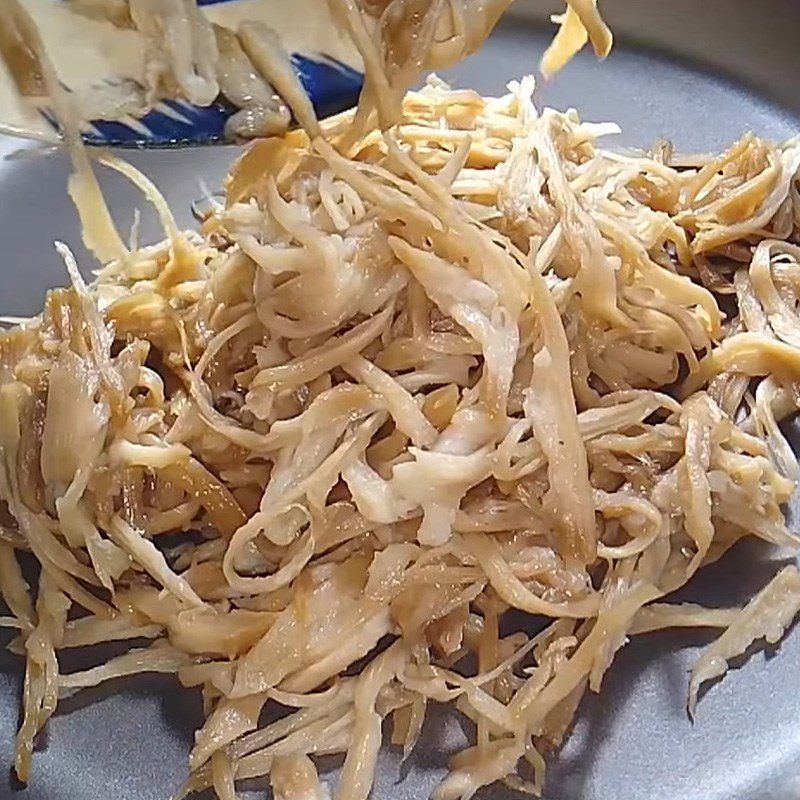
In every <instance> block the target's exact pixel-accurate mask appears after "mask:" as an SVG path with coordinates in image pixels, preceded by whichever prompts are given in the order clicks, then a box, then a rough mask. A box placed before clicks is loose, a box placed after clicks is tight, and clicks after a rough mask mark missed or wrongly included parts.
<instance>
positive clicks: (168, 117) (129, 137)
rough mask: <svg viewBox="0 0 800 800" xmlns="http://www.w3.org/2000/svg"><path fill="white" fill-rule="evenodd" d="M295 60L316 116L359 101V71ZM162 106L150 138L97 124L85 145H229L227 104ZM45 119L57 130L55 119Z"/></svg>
mask: <svg viewBox="0 0 800 800" xmlns="http://www.w3.org/2000/svg"><path fill="white" fill-rule="evenodd" d="M202 2H203V0H201V4H202ZM205 2H206V3H210V2H227V0H205ZM291 58H292V65H293V66H294V68H295V69H296V70H297V74H298V76H299V77H300V81H301V82H302V84H303V87H304V88H305V90H306V92H308V95H309V97H310V98H311V102H312V103H313V104H314V108H315V110H316V112H317V114H318V116H320V117H327V116H330V115H331V114H335V113H337V112H339V111H343V110H344V109H346V108H350V107H351V106H353V105H354V104H355V103H356V101H357V100H358V93H359V92H360V91H361V85H362V82H363V76H362V74H361V73H360V72H358V71H357V70H354V69H352V68H351V67H348V66H347V65H346V64H343V63H342V62H340V61H337V60H336V59H333V58H329V57H328V56H325V55H323V54H320V55H317V56H314V57H312V56H308V55H303V54H300V53H295V54H293V55H292V57H291ZM161 105H162V106H163V107H166V110H159V109H158V108H155V109H153V110H152V111H150V112H149V113H148V114H146V115H145V116H144V117H142V118H141V119H140V120H138V122H139V123H140V124H141V126H144V128H146V129H147V131H148V133H147V134H145V133H144V131H143V130H142V129H141V127H139V128H134V127H131V126H128V125H126V124H125V123H123V122H108V121H105V120H96V121H93V122H92V128H93V130H91V131H88V132H86V133H85V134H84V140H85V141H86V143H87V144H92V145H113V146H115V147H148V148H149V147H180V146H186V145H206V144H218V143H220V142H223V141H226V140H227V139H226V136H225V123H226V122H227V121H228V119H229V118H230V117H231V116H232V115H233V114H235V113H236V111H237V109H236V107H235V106H233V105H232V104H231V103H229V102H227V101H226V100H225V99H223V98H220V99H218V100H217V101H215V102H214V103H212V104H211V105H210V106H195V105H192V104H190V103H187V102H185V101H182V100H164V101H162V103H161ZM170 112H171V113H170ZM43 114H44V116H45V118H46V119H47V120H48V121H49V122H50V123H51V124H53V125H54V126H55V120H54V119H53V118H52V117H51V115H49V114H47V113H45V112H43Z"/></svg>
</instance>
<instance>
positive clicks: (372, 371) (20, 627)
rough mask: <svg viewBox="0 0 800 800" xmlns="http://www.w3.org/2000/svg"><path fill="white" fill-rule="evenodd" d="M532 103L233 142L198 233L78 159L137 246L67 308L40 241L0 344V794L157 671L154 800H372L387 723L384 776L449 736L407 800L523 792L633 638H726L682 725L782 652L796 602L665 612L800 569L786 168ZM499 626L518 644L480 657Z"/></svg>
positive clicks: (453, 100)
mask: <svg viewBox="0 0 800 800" xmlns="http://www.w3.org/2000/svg"><path fill="white" fill-rule="evenodd" d="M579 6H580V9H579ZM575 8H576V11H575V13H576V14H577V13H578V11H579V10H581V12H582V13H583V14H585V15H589V17H585V16H580V17H579V19H580V20H581V24H586V30H587V31H589V35H590V36H592V35H593V33H592V30H595V33H596V34H597V35H598V37H600V33H599V32H598V29H597V28H591V27H590V24H591V18H590V17H591V15H593V13H594V12H593V8H594V6H593V4H591V3H583V4H578V3H576V4H575ZM570 19H572V18H571V17H570V18H569V19H567V18H565V21H564V23H563V24H564V25H565V26H566V25H567V24H569V25H571V26H574V25H576V24H577V23H576V22H575V21H574V20H572V21H569V20H570ZM570 35H572V34H570ZM532 92H533V80H532V79H531V78H524V79H523V80H521V81H519V82H514V83H512V84H511V85H510V86H509V93H508V94H506V95H504V96H502V97H498V98H487V97H481V96H480V95H478V94H477V93H475V92H472V91H469V90H453V89H451V88H450V87H448V86H446V85H445V84H443V83H442V82H441V81H439V80H437V79H436V78H431V79H429V80H428V82H427V84H426V85H425V87H424V88H423V89H421V90H419V91H411V92H409V93H408V94H407V95H406V96H405V98H404V99H403V101H402V107H401V112H400V117H399V120H398V124H397V125H394V126H390V127H389V129H388V130H386V131H383V132H382V131H381V130H380V128H379V127H377V126H372V127H368V129H367V130H366V132H365V133H364V134H363V135H360V136H357V137H355V138H354V137H353V128H352V126H353V124H354V120H355V118H356V116H357V115H358V114H359V113H360V112H356V111H353V112H348V113H347V114H344V115H341V116H339V117H338V118H334V119H331V120H326V121H323V122H321V123H318V124H314V125H312V126H309V129H310V131H311V134H312V135H311V136H309V134H308V133H306V132H303V131H295V132H291V133H288V134H286V135H285V136H283V137H278V138H271V139H264V140H260V141H258V142H256V143H254V144H253V145H252V146H251V147H250V148H249V149H248V150H247V151H246V152H245V153H244V154H243V155H242V157H241V158H240V159H239V160H238V162H237V163H236V164H235V165H234V167H233V168H232V170H231V172H230V175H229V177H228V180H227V185H226V201H225V203H224V205H222V206H220V207H219V208H217V209H215V210H214V211H213V212H211V213H210V214H209V215H208V216H207V217H206V218H205V219H204V220H203V222H202V224H201V228H200V231H199V232H197V233H194V232H181V231H179V230H178V229H177V227H176V226H175V223H174V220H173V219H172V217H171V215H170V214H169V210H168V209H167V208H166V205H165V204H164V202H163V200H162V199H161V198H160V196H159V195H158V194H157V191H156V189H155V187H154V186H153V184H152V183H151V182H150V181H148V180H147V179H146V178H144V176H142V175H139V174H138V173H137V172H136V171H135V170H133V169H132V168H131V167H130V166H128V165H126V164H123V163H122V162H120V161H119V160H117V159H115V158H113V157H110V156H105V157H103V159H102V163H103V164H104V165H106V166H108V167H111V168H113V169H116V170H118V171H119V172H121V173H123V174H124V175H126V176H127V177H129V178H130V179H131V180H132V181H133V182H134V183H135V185H137V186H138V187H139V188H140V189H141V190H142V191H143V192H144V194H145V195H146V196H147V197H148V199H150V200H151V201H152V202H153V203H154V205H155V206H156V208H157V210H158V212H159V215H160V217H161V219H162V221H163V223H164V227H165V232H166V239H165V241H164V242H162V243H161V244H158V245H153V246H147V247H136V246H132V248H131V249H130V250H128V249H125V248H123V249H122V251H121V252H120V255H119V257H117V258H114V259H112V260H111V261H110V262H109V263H107V264H106V265H105V266H104V267H103V269H101V270H100V272H99V273H98V275H97V278H96V280H95V281H94V282H93V283H92V284H91V285H86V284H85V283H84V281H83V280H82V278H81V277H80V274H79V272H78V270H77V266H76V265H75V262H74V259H73V258H72V256H71V254H70V253H69V251H68V250H67V249H66V248H65V247H64V246H63V245H60V246H59V250H60V252H61V253H62V255H63V256H64V259H65V262H66V265H67V268H68V271H69V275H70V277H71V281H72V285H71V287H69V288H63V289H54V290H53V291H51V292H50V293H49V295H48V297H47V301H46V304H45V308H44V311H43V312H42V314H41V315H40V316H38V317H36V318H35V319H32V320H30V321H27V322H25V323H22V324H20V325H18V326H16V327H14V328H11V329H9V330H7V331H4V332H3V333H2V334H0V499H1V502H0V594H2V598H3V601H4V603H5V605H6V606H7V609H8V614H7V615H6V616H4V617H0V624H2V625H4V626H7V627H10V628H13V629H16V630H17V631H18V636H17V638H16V639H15V640H14V642H13V643H12V649H13V650H14V651H15V652H17V653H20V654H22V655H24V656H25V658H26V677H25V687H24V694H23V720H22V723H21V727H20V732H19V736H18V740H17V763H16V769H17V774H18V775H19V777H20V778H21V779H22V780H27V779H28V777H29V775H30V768H31V754H32V751H33V743H34V738H35V736H36V734H37V732H38V731H40V730H41V729H42V727H43V725H44V724H45V722H46V721H47V719H48V718H49V717H50V716H51V715H52V713H53V712H54V710H55V708H56V705H57V702H58V699H59V697H64V696H68V695H71V694H73V693H75V692H77V691H80V690H82V689H84V688H87V687H91V686H96V685H98V684H99V683H102V682H103V681H105V680H109V679H112V678H116V677H120V676H125V675H131V674H136V673H140V672H147V671H150V672H161V673H168V674H175V675H177V678H178V680H179V681H180V682H181V683H182V684H183V685H184V686H186V687H200V688H201V690H202V694H203V701H204V709H205V714H206V720H205V723H204V725H203V726H202V728H201V729H200V730H199V731H198V732H197V734H196V739H195V746H194V748H193V750H192V752H191V754H190V758H189V764H190V777H189V778H188V780H187V782H186V784H185V786H184V787H183V792H184V793H190V792H194V791H201V790H204V789H213V790H214V791H215V792H216V793H217V795H218V797H220V798H221V800H232V799H233V798H235V796H236V794H235V792H236V785H237V782H239V781H243V780H246V779H250V778H257V777H265V778H266V777H268V778H269V780H270V782H271V785H272V788H273V792H274V794H275V796H276V797H286V798H290V797H291V798H309V799H311V798H314V799H315V800H316V799H319V798H326V797H328V796H329V792H328V787H327V786H326V784H325V782H324V781H323V780H322V779H321V778H320V777H319V775H318V772H317V767H316V764H315V760H316V759H317V758H319V757H320V756H323V755H326V754H332V753H343V754H345V761H344V767H343V770H342V773H341V778H340V781H339V784H338V786H337V787H336V789H335V794H334V796H335V797H337V798H342V800H345V799H346V800H353V798H366V797H367V796H368V794H369V792H370V789H371V786H372V782H373V777H374V772H375V765H376V760H377V757H378V753H379V750H380V747H381V743H382V723H383V721H384V720H387V719H388V720H391V723H392V725H391V727H392V742H393V743H395V744H397V745H399V746H402V747H403V749H404V752H405V753H406V754H407V753H408V752H409V750H410V749H411V748H413V747H414V745H415V743H416V741H417V739H418V736H419V734H420V729H421V726H422V723H423V720H424V718H425V715H426V711H427V709H428V708H429V707H430V706H431V705H432V704H434V703H449V704H451V705H452V706H453V707H454V708H455V709H457V711H458V712H460V713H462V714H464V715H465V716H466V717H467V718H469V719H470V720H471V721H472V722H473V723H474V724H475V727H476V736H475V743H474V745H472V746H471V747H469V748H468V749H466V750H464V751H463V752H461V753H459V754H457V755H456V756H455V757H454V758H453V760H452V762H451V764H450V769H449V772H448V774H447V776H446V777H445V778H444V780H443V781H442V783H441V784H440V786H439V787H438V788H437V790H436V791H435V794H434V796H435V797H436V798H437V799H438V800H455V799H456V798H467V797H471V796H472V795H473V794H474V793H475V792H476V791H478V790H479V789H480V788H481V787H483V786H485V785H487V784H490V783H494V782H497V781H503V782H505V783H506V784H507V785H509V786H510V787H513V788H515V789H523V790H528V791H531V792H533V793H535V794H537V793H540V792H541V788H542V783H543V780H544V773H545V759H544V757H545V755H548V754H550V753H551V752H552V751H553V750H554V749H557V748H558V747H559V746H560V744H561V743H562V742H563V740H564V738H565V736H566V735H567V733H568V731H569V730H570V727H571V724H572V721H573V719H574V717H575V715H576V713H578V709H579V707H580V700H581V698H582V696H583V695H584V694H585V693H586V691H593V692H598V691H600V690H601V687H602V681H603V677H604V675H605V673H606V672H607V670H608V669H609V668H610V667H611V666H612V664H613V661H614V658H615V655H616V653H617V652H618V651H619V649H620V648H621V647H622V646H624V644H625V642H626V641H627V638H628V637H629V636H632V635H639V634H643V633H646V632H649V631H656V630H660V629H664V628H669V627H696V626H702V627H710V628H719V629H722V630H723V633H722V635H721V636H720V637H719V639H718V640H717V641H716V642H715V643H714V644H712V645H711V646H710V647H709V649H708V651H707V653H706V654H705V655H704V656H703V657H702V658H701V660H700V661H699V662H698V665H697V668H696V670H695V671H694V673H693V676H692V680H691V693H690V705H691V708H692V710H694V704H695V701H696V696H697V691H698V689H699V687H700V684H701V683H702V682H704V681H706V680H710V679H712V678H715V677H718V676H720V675H722V674H723V673H724V671H725V669H726V668H727V661H728V660H729V659H731V658H732V657H734V656H735V655H737V654H739V653H741V652H742V651H743V650H744V649H745V648H747V647H748V646H749V645H750V644H751V643H752V642H753V641H755V640H756V639H758V638H759V637H766V639H767V640H768V641H769V642H774V641H777V640H778V639H779V638H780V636H781V635H782V634H783V632H784V630H785V629H786V627H787V625H788V624H789V622H790V620H791V618H792V617H793V616H794V615H795V614H796V612H797V610H798V607H800V601H799V600H798V596H799V595H800V590H799V589H798V573H797V570H796V569H795V568H794V567H789V568H786V569H784V570H783V571H781V572H779V573H778V574H777V575H776V577H775V578H774V579H773V581H772V582H770V584H768V586H767V587H765V588H764V589H763V590H762V592H760V593H759V594H758V595H757V596H756V597H755V598H754V599H753V600H752V601H751V602H750V603H749V604H748V605H747V606H746V607H745V608H744V609H730V608H728V609H706V608H702V607H700V606H696V605H691V604H677V603H670V602H669V595H671V594H672V593H673V592H675V591H676V590H677V589H679V588H680V587H682V586H683V585H685V584H686V583H687V582H688V581H689V580H690V579H691V578H692V577H693V576H694V574H695V573H696V572H697V571H698V570H699V569H701V568H702V567H703V566H704V565H706V564H708V563H710V562H712V561H714V560H716V559H718V558H719V557H720V556H721V555H722V554H723V553H724V552H725V551H726V550H728V549H729V548H730V547H732V546H733V545H734V544H735V543H736V542H737V541H739V540H740V539H743V538H746V537H753V538H756V539H759V540H761V541H763V542H764V543H765V546H767V545H779V546H783V547H789V548H796V547H797V538H796V537H795V536H794V535H793V534H792V533H790V531H789V530H788V529H787V526H786V520H785V517H784V513H783V507H784V506H785V504H786V502H787V501H788V500H789V498H790V496H791V495H792V493H793V491H794V489H795V481H796V477H797V462H796V460H795V459H794V456H793V455H792V453H791V448H790V447H789V445H788V443H787V442H786V440H785V438H784V435H783V433H782V431H781V429H780V428H779V426H778V423H779V422H780V421H781V420H783V419H786V418H787V417H789V416H790V415H792V414H793V413H794V412H795V410H796V408H797V402H798V400H797V398H798V394H797V391H796V386H797V383H798V380H799V379H800V357H798V350H797V349H796V348H797V341H798V338H800V335H798V332H797V319H798V290H797V287H798V285H800V283H798V281H797V274H800V258H798V256H800V250H798V247H797V245H796V244H795V240H796V236H797V230H798V223H800V220H798V217H797V208H798V205H797V202H796V198H797V188H796V183H795V181H796V172H797V169H798V165H800V145H799V144H798V143H797V142H789V143H787V144H785V145H783V146H780V147H776V146H773V145H770V144H768V143H766V142H763V141H761V140H759V139H758V138H756V137H754V136H748V137H745V138H744V139H742V141H740V142H739V143H737V144H736V145H735V146H734V147H733V148H731V150H730V151H728V152H727V153H726V154H724V155H723V156H721V157H720V158H719V159H713V160H709V161H708V162H707V163H705V164H701V165H700V166H696V167H687V168H678V167H674V166H671V165H670V163H669V159H668V158H664V157H661V156H652V157H650V156H640V157H635V156H631V155H620V154H617V153H614V152H613V151H610V150H605V149H603V148H601V147H600V146H599V145H598V138H599V137H600V136H601V135H603V134H605V133H609V132H612V131H613V130H615V128H614V126H609V125H594V124H589V123H584V122H581V121H580V120H579V119H578V117H577V115H576V114H575V113H574V112H569V113H567V114H562V113H559V112H556V111H553V110H551V109H546V110H544V111H543V112H541V113H539V112H538V111H537V110H536V108H535V107H534V106H533V104H532V100H531V96H532ZM361 113H362V117H363V112H361ZM362 122H363V119H362ZM315 133H318V134H319V135H316V136H315V135H314V134H315ZM76 202H78V203H81V202H85V198H84V197H83V195H80V194H78V195H76ZM84 211H86V209H84ZM732 248H735V249H732ZM732 253H734V254H735V255H736V257H737V258H738V259H739V261H738V262H736V263H740V262H741V263H740V265H739V266H738V267H736V268H732V267H731V254H732ZM742 254H746V260H745V261H743V262H742V261H741V257H742ZM715 270H719V274H717V275H716V277H715V278H714V279H711V280H710V279H709V276H710V275H714V274H715V273H714V271H715ZM731 278H733V283H731ZM732 286H733V287H734V290H735V293H736V294H735V298H736V299H737V301H738V303H737V306H738V308H737V309H736V310H734V314H733V316H730V315H729V316H728V317H727V318H726V316H725V315H724V314H723V312H722V311H721V308H720V304H719V302H718V301H719V299H720V296H721V295H725V296H727V300H726V302H728V305H727V307H728V308H729V309H730V308H733V306H731V305H730V303H729V301H730V300H731V299H732V298H731V293H730V287H732ZM715 289H718V290H719V295H718V294H715ZM29 556H32V557H33V558H34V559H35V560H36V561H37V562H38V564H39V565H40V567H41V577H40V578H39V581H38V586H37V587H36V589H35V590H34V589H33V588H32V587H31V586H29V584H28V582H27V581H26V578H25V573H24V570H23V569H22V564H23V563H24V561H25V560H26V558H28V557H29ZM511 611H516V612H523V613H525V614H527V615H530V616H531V618H532V623H533V624H532V625H531V629H536V630H539V632H538V633H536V634H535V635H532V634H530V633H526V632H524V631H516V632H514V633H511V634H501V632H500V631H501V626H500V622H501V620H502V618H503V616H504V615H506V614H507V613H509V612H511ZM109 641H117V642H125V641H130V642H131V643H132V646H131V649H130V650H129V651H127V652H125V653H123V654H122V655H118V656H116V657H115V658H112V659H111V660H109V661H106V662H101V663H98V664H96V665H95V666H94V667H92V668H90V669H88V670H84V671H81V672H67V673H62V671H61V669H60V666H59V661H58V654H59V653H60V651H62V650H63V649H67V648H74V647H84V646H91V645H96V644H99V643H102V642H109ZM143 642H144V643H145V645H144V646H143V644H142V643H143ZM148 643H149V644H148ZM275 706H278V707H280V708H281V709H282V710H283V714H282V715H281V716H279V717H278V718H277V719H275V721H272V722H269V723H268V724H265V723H264V721H263V720H262V712H263V711H264V710H265V709H266V708H270V707H275ZM270 716H271V717H273V718H274V717H275V715H274V714H273V715H270Z"/></svg>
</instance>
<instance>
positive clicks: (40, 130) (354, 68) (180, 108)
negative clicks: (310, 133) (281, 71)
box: [0, 0, 362, 148]
mask: <svg viewBox="0 0 800 800" xmlns="http://www.w3.org/2000/svg"><path fill="white" fill-rule="evenodd" d="M23 2H24V4H25V5H26V7H27V8H28V10H29V11H30V13H31V15H32V16H33V17H34V19H35V21H36V23H37V25H38V26H39V30H40V32H41V34H42V38H43V39H44V43H45V47H46V48H47V51H48V53H49V55H50V57H51V59H52V61H53V63H54V66H55V68H56V72H57V73H58V76H59V79H60V80H61V81H62V83H63V84H64V85H65V86H66V87H67V88H68V89H69V90H71V91H72V92H75V93H77V94H79V95H80V96H82V97H89V98H91V97H93V96H95V97H99V96H101V95H102V94H103V92H104V90H105V91H108V90H109V89H110V88H113V87H118V86H120V85H123V84H125V83H132V84H133V85H136V84H141V82H142V76H143V71H144V43H143V41H142V38H141V36H140V35H139V33H138V32H137V31H134V30H128V29H120V28H115V27H114V26H112V25H111V24H109V23H106V22H101V21H97V20H92V19H88V18H86V17H83V16H80V15H78V14H75V13H74V12H72V11H70V10H69V9H68V7H67V6H66V4H64V3H63V2H61V0H23ZM199 5H200V6H202V11H203V13H204V14H206V16H207V17H208V18H209V19H210V20H211V21H212V22H214V23H216V24H218V25H221V26H224V27H227V28H231V29H236V27H237V26H238V24H239V22H241V21H242V20H244V19H248V20H256V21H260V22H264V23H266V24H267V25H269V26H270V27H271V28H272V29H273V30H275V31H276V32H277V33H278V35H279V36H280V38H281V42H282V44H283V46H284V47H285V49H286V50H287V51H288V52H289V53H291V60H292V64H293V66H294V68H295V69H296V71H297V73H298V75H299V77H300V80H301V82H302V83H303V86H304V87H305V89H306V91H307V92H308V94H309V96H310V97H311V100H312V102H313V103H314V107H315V108H316V110H317V114H318V115H319V116H320V117H325V116H328V115H330V114H334V113H336V112H338V111H342V110H343V109H345V108H348V107H350V106H352V105H354V104H355V102H356V100H357V98H358V93H359V91H360V89H361V83H362V75H361V72H360V71H359V70H360V61H359V59H358V56H357V54H356V53H355V51H354V49H353V48H352V46H351V45H350V43H349V42H348V41H347V40H346V39H345V37H343V36H342V35H341V34H340V33H339V31H338V30H337V28H336V26H335V25H334V24H333V20H332V19H331V18H330V16H329V14H328V11H327V5H326V3H325V0H199ZM237 110H238V109H236V108H235V107H234V106H233V105H232V104H230V103H229V102H227V101H226V100H225V99H224V98H222V97H220V98H218V99H217V100H216V101H215V102H214V103H212V104H211V105H210V106H205V107H204V106H197V105H193V104H191V103H189V102H187V101H185V100H182V99H176V100H165V101H162V102H160V103H158V104H157V105H156V106H155V107H154V108H153V109H152V110H151V111H149V112H148V113H147V114H146V115H145V116H143V117H139V118H134V117H131V116H127V117H122V118H121V119H119V120H115V121H106V120H94V121H92V122H91V123H89V124H87V125H86V126H85V129H84V139H85V141H86V142H87V144H92V145H103V146H107V145H114V146H120V147H146V148H149V147H159V148H161V147H177V146H192V145H207V144H217V143H220V142H224V141H226V135H225V123H226V122H227V120H228V119H229V118H230V117H231V116H232V115H233V114H234V113H235V112H236V111H237ZM0 127H2V128H4V129H5V130H6V131H14V132H17V133H19V134H21V135H23V136H32V137H36V138H45V139H46V138H49V137H51V136H54V135H55V133H56V122H55V119H54V117H53V115H52V113H50V112H49V110H48V109H47V108H42V107H41V104H36V103H32V102H30V101H29V100H26V99H25V98H21V97H19V95H18V93H17V92H16V88H15V85H14V82H13V80H12V79H11V76H10V75H9V74H7V73H6V71H5V69H2V64H0Z"/></svg>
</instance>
